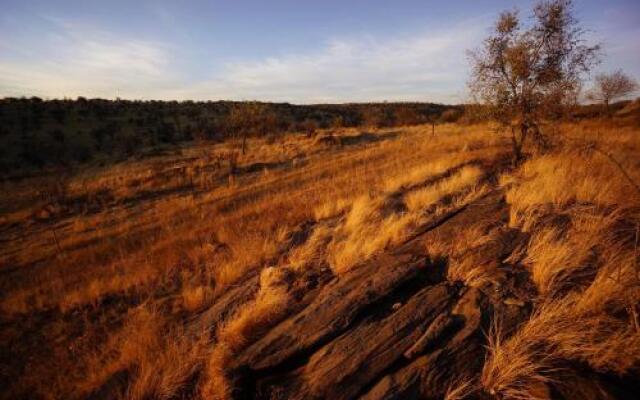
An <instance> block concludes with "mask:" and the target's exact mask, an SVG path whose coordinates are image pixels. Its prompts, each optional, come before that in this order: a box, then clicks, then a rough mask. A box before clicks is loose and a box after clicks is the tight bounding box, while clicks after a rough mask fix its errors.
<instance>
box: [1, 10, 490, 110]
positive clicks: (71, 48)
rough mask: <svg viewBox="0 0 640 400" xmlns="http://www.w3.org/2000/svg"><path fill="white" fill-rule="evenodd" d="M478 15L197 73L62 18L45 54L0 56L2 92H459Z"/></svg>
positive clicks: (164, 50) (330, 98)
mask: <svg viewBox="0 0 640 400" xmlns="http://www.w3.org/2000/svg"><path fill="white" fill-rule="evenodd" d="M478 22H483V21H476V23H467V24H465V25H462V26H455V27H452V28H451V29H448V30H444V31H437V32H419V33H416V34H414V35H412V36H404V37H395V38H394V37H392V38H380V37H374V36H359V37H350V38H335V39H333V40H329V41H328V42H326V43H325V45H323V46H321V47H320V48H318V49H309V50H308V51H306V52H304V53H288V54H282V55H277V56H272V57H267V58H264V59H253V60H252V59H250V57H248V56H247V55H245V59H243V60H239V61H234V62H226V63H222V65H218V66H215V65H212V68H211V70H212V72H211V73H210V74H209V75H208V76H206V74H205V77H204V78H199V79H194V78H192V77H191V76H189V71H188V70H184V68H182V69H181V68H180V67H179V66H178V64H177V63H176V62H175V61H174V60H175V58H177V56H176V52H177V51H176V48H172V47H171V46H169V45H167V44H164V43H156V42H150V41H144V40H135V39H131V38H123V37H119V36H117V35H115V34H112V33H108V32H103V31H98V30H95V29H93V28H91V27H86V26H82V25H78V24H73V23H69V22H67V21H60V20H53V26H54V27H55V29H53V31H52V32H51V33H50V34H49V35H48V37H47V38H46V41H45V42H44V43H42V44H41V47H42V49H43V51H42V52H41V54H36V55H33V56H31V57H27V58H24V57H23V58H17V59H15V60H9V59H5V58H0V77H1V78H0V96H1V95H5V96H7V95H13V96H16V95H17V96H20V95H27V96H29V95H39V96H44V97H62V96H68V97H75V96H79V95H82V96H89V97H106V98H114V97H116V96H120V97H123V98H146V99H149V98H157V99H179V100H180V99H195V100H207V99H234V100H247V99H251V100H269V101H288V102H294V103H313V102H347V101H383V100H391V101H393V100H422V101H440V102H459V101H462V100H463V96H464V82H465V78H466V73H467V72H466V71H467V70H466V68H467V62H466V59H465V50H466V49H468V48H470V47H473V46H475V45H476V44H477V37H478V34H479V33H481V32H482V30H483V29H484V26H486V23H484V22H483V23H478ZM52 49H55V50H53V51H52ZM189 62H192V63H197V62H202V60H188V61H187V64H188V63H189ZM183 67H184V65H183ZM216 67H217V68H216ZM213 71H217V72H213Z"/></svg>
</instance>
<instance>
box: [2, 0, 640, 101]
mask: <svg viewBox="0 0 640 400" xmlns="http://www.w3.org/2000/svg"><path fill="white" fill-rule="evenodd" d="M574 3H575V10H576V14H577V16H578V18H579V19H580V21H581V23H582V26H583V27H585V28H587V29H588V38H589V40H592V41H593V42H601V43H602V44H603V48H604V51H605V57H604V58H603V59H604V61H603V63H602V64H601V65H600V66H599V67H598V71H601V72H609V71H613V70H616V69H618V68H622V69H623V70H624V71H625V72H627V73H628V74H630V75H631V76H632V77H635V78H636V79H640V1H639V0H607V1H604V0H575V1H574ZM532 4H533V2H530V1H519V0H511V1H504V0H502V1H499V0H476V1H461V0H448V1H427V0H396V1H390V0H386V1H379V0H368V1H364V0H353V1H349V0H340V1H338V0H323V1H311V0H297V1H294V0H272V1H268V0H262V1H260V0H252V1H245V0H227V1H220V0H210V1H205V0H183V1H177V0H174V1H169V0H138V1H133V0H128V1H124V0H110V1H94V0H84V1H79V0H78V1H71V0H68V1H67V0H41V1H32V0H0V10H1V11H0V97H6V96H12V97H21V96H26V97H30V96H39V97H43V98H65V97H66V98H75V97H77V96H84V97H101V98H109V99H114V98H116V97H120V98H125V99H144V100H149V99H159V100H174V99H175V100H221V99H222V100H261V101H277V102H291V103H298V104H308V103H342V102H363V101H431V102H440V103H460V102H464V101H465V100H466V99H467V98H468V94H467V91H466V81H467V79H468V74H469V65H468V60H467V57H466V50H468V49H473V48H477V47H478V46H479V45H480V44H481V42H482V39H483V37H485V36H486V35H487V33H488V31H489V29H490V27H491V25H492V22H493V21H494V20H495V18H496V16H497V15H498V14H499V12H500V11H502V10H505V9H513V8H514V7H517V8H518V9H519V10H520V12H521V14H522V15H523V16H528V15H529V11H530V9H531V6H532Z"/></svg>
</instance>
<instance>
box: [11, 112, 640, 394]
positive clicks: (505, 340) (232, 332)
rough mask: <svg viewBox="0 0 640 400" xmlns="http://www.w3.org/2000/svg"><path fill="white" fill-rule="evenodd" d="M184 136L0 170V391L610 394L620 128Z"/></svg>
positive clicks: (622, 301)
mask: <svg viewBox="0 0 640 400" xmlns="http://www.w3.org/2000/svg"><path fill="white" fill-rule="evenodd" d="M494 128H495V127H494V126H492V125H490V124H486V123H485V124H480V125H473V126H468V125H456V124H442V125H438V126H437V128H436V130H435V135H432V130H431V129H432V127H431V126H430V125H426V126H425V125H418V126H412V127H406V126H401V127H389V128H375V129H367V130H362V129H358V128H339V129H330V130H320V131H318V132H317V134H316V135H304V134H300V133H295V132H294V133H289V134H283V135H281V136H280V137H279V138H278V140H273V139H270V138H268V137H250V138H249V139H248V143H247V152H246V153H245V154H242V153H241V152H240V151H239V149H238V146H237V143H236V142H234V141H229V140H223V141H220V142H208V141H204V142H200V143H198V144H185V145H183V146H179V147H175V148H172V149H171V150H170V151H167V152H164V153H161V154H155V155H148V156H146V157H143V158H140V159H134V158H132V159H128V160H125V161H122V162H120V163H118V164H115V165H111V164H108V165H105V166H99V165H93V166H91V167H86V168H84V169H82V170H80V171H76V172H74V173H70V174H67V175H46V174H43V175H39V176H35V177H31V178H25V179H20V180H13V181H7V182H5V183H4V187H3V191H2V193H3V195H2V198H1V199H0V210H2V217H1V219H0V243H2V245H1V246H0V261H1V262H0V274H1V276H2V279H1V281H0V289H1V290H0V293H2V294H1V295H0V308H1V311H2V313H1V317H0V318H1V319H0V327H1V329H0V332H1V334H0V361H1V363H0V364H1V365H2V370H1V371H0V387H2V390H1V394H0V395H1V397H2V398H7V399H9V398H12V399H15V398H43V399H48V398H54V399H57V398H64V399H87V398H88V399H113V398H127V399H148V398H154V399H155V398H163V399H191V398H204V399H213V398H238V399H241V398H255V399H303V398H305V399H306V398H331V399H338V398H340V399H355V398H366V399H407V398H433V399H443V398H446V399H449V400H452V399H462V398H484V399H492V398H510V399H550V398H561V399H585V398H588V399H601V398H602V399H627V398H628V399H631V398H634V396H635V394H636V393H638V391H639V390H640V387H639V385H638V383H639V382H640V379H639V378H640V334H639V333H638V332H639V329H640V327H639V320H638V312H639V311H640V309H639V307H638V304H639V301H638V300H639V299H640V290H639V288H640V285H638V275H637V272H638V269H637V268H638V255H639V253H638V235H639V233H638V226H640V212H639V211H640V207H639V204H640V203H639V202H640V193H639V192H638V189H637V187H635V186H634V185H635V182H639V181H640V163H639V161H638V160H640V140H639V139H638V134H639V133H638V131H637V128H635V127H633V126H616V125H614V124H613V123H611V122H610V123H603V122H593V121H583V122H581V123H572V124H559V125H557V126H556V131H555V132H556V134H555V135H554V136H553V141H552V143H551V147H550V148H549V149H546V151H545V152H539V151H538V150H537V149H535V148H533V147H531V148H527V154H528V159H527V160H526V161H525V162H524V163H522V164H521V165H520V166H518V167H513V165H512V163H511V158H510V145H509V138H508V137H507V136H503V135H501V134H499V133H496V132H495V129H494Z"/></svg>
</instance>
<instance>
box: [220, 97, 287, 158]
mask: <svg viewBox="0 0 640 400" xmlns="http://www.w3.org/2000/svg"><path fill="white" fill-rule="evenodd" d="M226 123H227V127H228V130H229V134H230V135H231V136H236V137H237V136H240V137H241V138H242V154H243V155H244V154H245V153H246V149H247V137H248V136H250V135H253V136H266V135H267V134H268V133H271V132H275V131H276V130H277V129H278V118H277V115H276V114H275V113H274V112H273V111H271V110H270V109H269V107H268V105H266V104H264V103H258V102H255V101H252V102H247V103H238V104H234V105H233V106H232V107H231V109H230V111H229V115H228V117H227V121H226Z"/></svg>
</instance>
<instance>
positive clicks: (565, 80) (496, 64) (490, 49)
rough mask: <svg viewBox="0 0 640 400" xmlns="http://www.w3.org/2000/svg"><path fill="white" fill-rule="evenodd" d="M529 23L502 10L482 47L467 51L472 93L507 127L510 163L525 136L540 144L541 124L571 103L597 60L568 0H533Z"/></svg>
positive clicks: (596, 49) (519, 152)
mask: <svg viewBox="0 0 640 400" xmlns="http://www.w3.org/2000/svg"><path fill="white" fill-rule="evenodd" d="M531 21H532V22H531V23H530V24H527V25H525V24H524V23H523V22H522V21H521V20H520V18H519V16H518V12H517V11H505V12H503V13H502V14H500V16H499V18H498V20H497V21H496V24H495V26H494V27H493V31H492V32H491V34H490V35H489V37H488V38H486V39H485V41H484V44H483V46H482V47H481V48H480V49H478V50H476V51H473V52H470V53H469V56H470V61H471V64H472V75H471V80H470V83H469V86H470V89H471V92H472V94H473V95H474V97H475V98H476V100H478V101H480V102H481V103H484V105H486V106H488V109H489V110H490V111H491V115H492V116H493V117H494V118H495V119H496V120H497V121H498V122H499V123H500V124H501V125H502V126H503V127H504V128H509V129H510V130H511V141H512V148H513V156H514V162H518V161H519V160H520V159H521V158H522V149H523V146H524V144H525V142H526V139H527V137H528V136H529V135H531V136H533V138H534V140H536V141H537V142H538V143H544V139H545V137H544V136H543V133H542V131H541V123H542V122H543V121H544V120H546V119H549V118H551V117H552V116H553V115H558V114H559V113H560V112H561V109H562V108H564V107H565V106H566V105H568V104H570V103H572V102H574V101H575V99H576V97H577V96H576V93H577V92H578V91H579V90H580V87H581V82H582V77H583V76H584V75H585V74H586V73H588V72H589V71H590V70H591V68H592V67H593V66H594V65H595V64H596V63H597V62H598V53H599V46H598V45H593V46H589V45H587V44H585V41H584V39H583V36H584V30H583V29H581V28H580V27H579V25H578V21H577V20H576V19H575V17H574V15H573V6H572V2H571V0H551V1H542V2H540V3H538V4H537V5H536V6H535V7H534V9H533V16H532V19H531Z"/></svg>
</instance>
